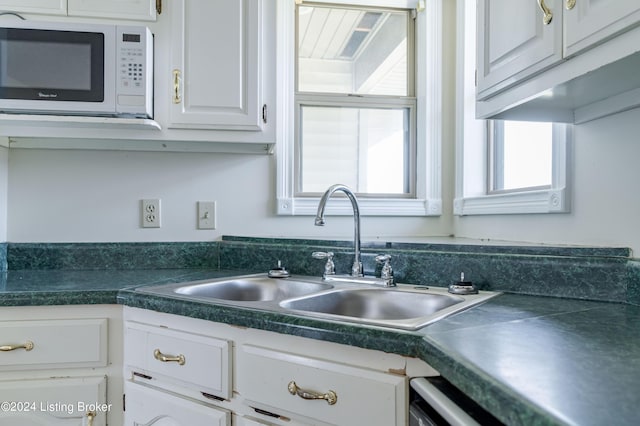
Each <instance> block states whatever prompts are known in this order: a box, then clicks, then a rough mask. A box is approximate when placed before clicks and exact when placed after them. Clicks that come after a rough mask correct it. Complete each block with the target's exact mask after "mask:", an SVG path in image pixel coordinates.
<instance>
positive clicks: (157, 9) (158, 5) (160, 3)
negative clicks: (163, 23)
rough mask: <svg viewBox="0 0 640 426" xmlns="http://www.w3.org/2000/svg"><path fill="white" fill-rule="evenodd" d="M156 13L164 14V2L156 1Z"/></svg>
mask: <svg viewBox="0 0 640 426" xmlns="http://www.w3.org/2000/svg"><path fill="white" fill-rule="evenodd" d="M156 12H157V13H158V15H160V14H162V0H156Z"/></svg>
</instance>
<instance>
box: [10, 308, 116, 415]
mask: <svg viewBox="0 0 640 426" xmlns="http://www.w3.org/2000/svg"><path fill="white" fill-rule="evenodd" d="M121 324H122V308H121V307H120V306H116V305H91V306H82V305H75V306H18V307H3V308H0V403H2V407H1V409H0V425H10V426H17V425H19V426H31V425H34V426H35V425H38V426H45V425H46V426H59V425H60V426H62V425H65V426H66V425H69V426H72V425H73V426H106V425H120V424H121V423H122V325H121Z"/></svg>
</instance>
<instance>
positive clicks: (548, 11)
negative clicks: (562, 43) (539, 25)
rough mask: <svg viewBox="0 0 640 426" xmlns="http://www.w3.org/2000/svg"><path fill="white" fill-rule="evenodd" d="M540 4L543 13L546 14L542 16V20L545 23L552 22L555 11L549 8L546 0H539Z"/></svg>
mask: <svg viewBox="0 0 640 426" xmlns="http://www.w3.org/2000/svg"><path fill="white" fill-rule="evenodd" d="M538 6H540V9H542V13H543V14H544V16H543V17H542V22H543V23H544V24H545V25H549V24H550V23H551V20H552V19H553V12H551V9H549V8H548V7H547V5H546V4H544V0H538Z"/></svg>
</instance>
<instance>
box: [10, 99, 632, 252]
mask: <svg viewBox="0 0 640 426" xmlns="http://www.w3.org/2000/svg"><path fill="white" fill-rule="evenodd" d="M638 135H640V109H638V110H634V111H629V112H625V113H621V114H618V115H615V116H612V117H608V118H604V119H601V120H598V121H594V122H591V123H586V124H583V125H580V126H576V128H575V142H574V145H573V148H574V165H573V169H574V170H573V181H574V193H573V200H572V201H573V207H572V212H571V213H569V214H548V215H502V216H468V217H460V218H457V217H456V218H454V219H452V216H451V214H452V213H451V210H452V209H451V200H452V192H453V172H452V168H453V155H452V153H451V148H450V147H451V146H452V144H448V143H446V144H445V149H444V153H443V155H444V161H443V169H444V173H443V192H444V197H443V199H444V207H445V208H444V210H445V213H444V215H443V217H441V218H404V217H401V218H377V217H364V218H362V231H363V240H374V239H376V238H381V239H386V240H390V239H396V240H407V239H411V238H415V237H432V236H446V235H449V234H453V233H455V235H456V236H459V237H465V238H473V239H483V240H487V239H488V240H505V241H514V242H534V243H548V244H577V245H598V246H624V247H631V248H633V249H635V250H636V251H638V252H640V195H639V193H638V186H639V185H640V167H639V166H638V161H639V159H640V141H639V140H638ZM445 138H446V139H447V140H451V138H450V132H447V134H446V135H445ZM7 163H8V166H9V167H8V182H9V184H8V197H7V196H5V195H4V190H3V188H4V187H5V186H6V180H7V179H6V177H5V175H4V174H3V171H5V173H6V165H7ZM3 182H4V183H3ZM274 194H275V157H274V156H244V155H222V154H179V153H141V152H119V151H66V150H29V149H11V150H9V151H8V152H7V150H6V149H4V148H0V241H10V242H90V241H95V242H111V241H210V240H214V239H216V238H218V237H219V236H220V235H223V234H225V235H243V236H275V237H290V238H297V237H316V238H339V239H345V240H347V239H350V238H351V237H352V233H353V222H352V219H351V218H349V217H328V218H327V225H326V226H325V227H324V228H320V227H315V226H313V218H311V217H308V216H307V217H284V216H276V215H275V214H274V211H275V205H274V196H275V195H274ZM142 198H160V199H161V200H162V228H160V229H142V228H140V226H139V225H140V224H139V210H140V206H139V200H140V199H142ZM5 200H6V201H7V203H5ZM198 200H216V201H217V202H218V229H216V230H215V231H202V230H197V229H196V227H195V223H196V209H195V203H196V201H198ZM6 204H8V215H7V216H8V230H6V231H5V230H4V229H3V228H4V222H5V221H4V220H3V215H4V206H5V205H6ZM3 233H5V234H6V235H7V238H2V236H3Z"/></svg>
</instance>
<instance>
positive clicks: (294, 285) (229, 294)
mask: <svg viewBox="0 0 640 426" xmlns="http://www.w3.org/2000/svg"><path fill="white" fill-rule="evenodd" d="M332 287H333V286H331V285H329V284H324V283H320V282H309V281H300V280H295V279H290V278H269V277H266V276H246V277H235V278H232V279H223V280H214V281H211V280H208V281H197V282H192V283H188V284H184V283H183V284H180V285H176V284H169V285H163V286H157V287H153V288H149V289H147V291H152V292H154V293H162V294H169V295H176V296H185V297H188V298H192V299H204V300H206V299H218V300H230V301H239V302H260V301H270V300H283V299H288V298H293V297H299V296H303V295H306V294H309V293H316V292H319V291H321V290H327V289H330V288H332ZM141 291H145V289H141Z"/></svg>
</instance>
